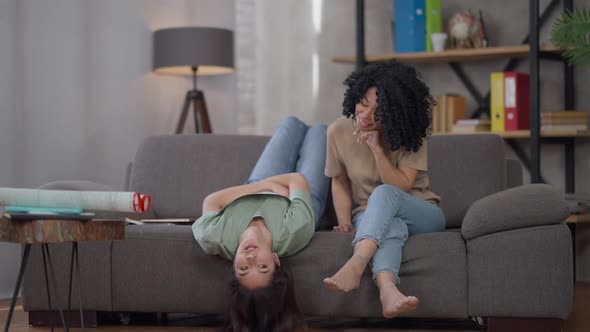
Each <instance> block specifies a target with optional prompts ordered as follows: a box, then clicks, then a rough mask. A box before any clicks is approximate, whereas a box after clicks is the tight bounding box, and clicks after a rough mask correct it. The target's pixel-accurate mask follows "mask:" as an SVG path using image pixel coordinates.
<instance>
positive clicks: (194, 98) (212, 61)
mask: <svg viewBox="0 0 590 332" xmlns="http://www.w3.org/2000/svg"><path fill="white" fill-rule="evenodd" d="M233 67H234V42H233V32H232V31H230V30H226V29H219V28H203V27H182V28H169V29H161V30H156V31H155V32H154V62H153V70H154V72H156V73H158V74H170V75H183V76H187V75H190V76H192V80H193V88H192V89H190V90H188V91H187V93H186V95H185V97H184V103H183V106H182V109H181V112H180V118H179V120H178V124H177V125H176V134H180V133H182V131H183V130H184V126H185V124H186V119H187V117H188V113H189V110H190V109H191V107H192V110H193V115H194V120H195V132H196V133H199V132H202V133H212V129H211V123H210V121H209V114H208V113H207V104H206V103H205V95H204V94H203V92H202V91H201V90H198V89H197V75H198V76H204V75H221V74H228V73H231V72H232V71H233Z"/></svg>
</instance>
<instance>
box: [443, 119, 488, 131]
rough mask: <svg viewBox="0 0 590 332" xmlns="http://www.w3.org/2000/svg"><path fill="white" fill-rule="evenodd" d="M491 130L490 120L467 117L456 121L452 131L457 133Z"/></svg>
mask: <svg viewBox="0 0 590 332" xmlns="http://www.w3.org/2000/svg"><path fill="white" fill-rule="evenodd" d="M490 130H491V124H490V120H484V119H465V120H459V121H457V123H455V125H454V126H453V128H452V130H451V131H452V132H453V133H457V134H468V133H482V132H489V131H490Z"/></svg>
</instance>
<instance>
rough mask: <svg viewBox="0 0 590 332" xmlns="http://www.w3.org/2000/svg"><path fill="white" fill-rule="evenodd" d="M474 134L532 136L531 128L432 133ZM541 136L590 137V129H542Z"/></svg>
mask: <svg viewBox="0 0 590 332" xmlns="http://www.w3.org/2000/svg"><path fill="white" fill-rule="evenodd" d="M473 134H490V135H498V136H500V137H502V138H507V139H526V138H530V137H531V132H530V131H529V130H515V131H502V132H491V131H483V132H476V133H436V134H432V135H433V136H438V135H473ZM541 137H546V138H569V137H590V130H584V131H578V132H572V131H561V132H560V131H550V132H547V131H541Z"/></svg>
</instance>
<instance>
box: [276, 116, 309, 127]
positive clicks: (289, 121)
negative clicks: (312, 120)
mask: <svg viewBox="0 0 590 332" xmlns="http://www.w3.org/2000/svg"><path fill="white" fill-rule="evenodd" d="M280 126H286V127H307V125H306V124H305V122H303V121H301V120H299V118H298V117H296V116H294V115H288V116H287V117H285V118H284V119H283V121H282V122H281V124H280Z"/></svg>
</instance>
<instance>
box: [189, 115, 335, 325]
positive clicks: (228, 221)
mask: <svg viewBox="0 0 590 332" xmlns="http://www.w3.org/2000/svg"><path fill="white" fill-rule="evenodd" d="M325 144H326V126H325V125H316V126H313V127H311V128H310V127H308V126H307V125H306V124H304V123H303V122H301V121H300V120H298V119H297V118H295V117H288V118H286V119H285V120H284V121H283V122H282V123H281V124H280V125H279V127H278V129H277V130H276V132H275V134H274V135H273V136H272V138H271V139H270V141H269V142H268V144H267V145H266V147H265V149H264V151H263V153H262V155H261V156H260V159H259V160H258V162H257V164H256V166H255V167H254V170H253V171H252V174H251V175H250V179H249V180H248V182H247V184H245V185H241V186H236V187H231V188H227V189H223V190H220V191H218V192H215V193H212V194H210V195H209V196H207V198H206V199H205V200H204V202H203V216H202V217H200V218H199V219H197V221H196V222H195V223H194V224H193V233H194V236H195V238H196V240H197V241H198V243H199V244H200V246H201V247H202V248H203V250H204V251H205V252H206V253H207V254H210V255H220V256H222V257H225V258H227V259H230V260H233V273H232V280H231V282H230V294H229V302H230V303H229V308H228V314H227V319H226V329H227V330H229V331H295V330H300V329H302V328H303V326H304V324H303V318H302V316H301V313H300V311H299V309H298V307H297V303H296V301H295V294H294V290H293V281H292V276H291V273H290V271H289V270H288V269H287V268H286V267H285V266H284V265H281V261H280V258H279V257H283V256H289V255H293V254H295V253H297V252H299V251H300V250H302V249H303V248H304V247H305V246H306V245H307V244H308V243H309V241H310V240H311V238H312V236H313V234H314V232H315V229H316V227H317V226H316V225H318V221H319V219H320V216H321V215H322V214H323V210H324V207H325V204H326V197H327V192H328V186H329V179H328V178H327V177H326V176H325V175H324V174H323V167H324V164H325V158H326V146H325Z"/></svg>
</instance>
